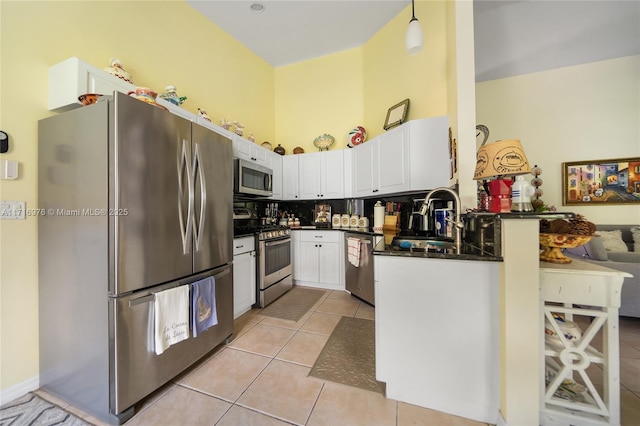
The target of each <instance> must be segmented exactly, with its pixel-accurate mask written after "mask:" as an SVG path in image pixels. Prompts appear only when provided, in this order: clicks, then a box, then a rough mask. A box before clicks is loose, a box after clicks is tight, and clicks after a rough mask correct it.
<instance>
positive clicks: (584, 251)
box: [564, 236, 609, 261]
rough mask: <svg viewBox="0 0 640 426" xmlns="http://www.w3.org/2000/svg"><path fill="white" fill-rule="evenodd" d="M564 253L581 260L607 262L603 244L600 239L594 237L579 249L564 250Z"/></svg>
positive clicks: (607, 257) (607, 258)
mask: <svg viewBox="0 0 640 426" xmlns="http://www.w3.org/2000/svg"><path fill="white" fill-rule="evenodd" d="M564 252H565V253H566V254H571V255H573V256H576V257H581V258H583V259H590V260H602V261H604V260H609V256H608V255H607V250H606V249H605V248H604V244H602V241H601V240H600V238H598V237H596V236H593V238H591V240H589V242H588V243H586V244H584V245H581V246H580V247H576V248H571V249H565V251H564Z"/></svg>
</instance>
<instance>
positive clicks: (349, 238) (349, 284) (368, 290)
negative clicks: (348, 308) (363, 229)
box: [344, 232, 375, 306]
mask: <svg viewBox="0 0 640 426" xmlns="http://www.w3.org/2000/svg"><path fill="white" fill-rule="evenodd" d="M374 242H375V238H374V236H373V235H365V234H358V233H355V232H345V234H344V253H345V259H344V265H345V266H344V270H345V285H346V289H347V291H349V292H351V294H352V295H354V296H356V297H357V298H359V299H362V300H364V301H365V302H367V303H369V304H370V305H372V306H373V305H375V297H374V290H373V247H374ZM356 247H357V248H356ZM350 250H351V251H350Z"/></svg>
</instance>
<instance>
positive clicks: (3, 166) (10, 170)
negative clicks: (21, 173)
mask: <svg viewBox="0 0 640 426" xmlns="http://www.w3.org/2000/svg"><path fill="white" fill-rule="evenodd" d="M17 177H18V162H17V161H11V160H0V179H8V180H13V179H16V178H17Z"/></svg>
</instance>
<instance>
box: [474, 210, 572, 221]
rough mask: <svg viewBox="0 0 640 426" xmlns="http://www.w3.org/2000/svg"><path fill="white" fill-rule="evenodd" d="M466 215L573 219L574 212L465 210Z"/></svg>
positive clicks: (497, 217)
mask: <svg viewBox="0 0 640 426" xmlns="http://www.w3.org/2000/svg"><path fill="white" fill-rule="evenodd" d="M465 214H466V215H467V216H494V217H495V218H496V219H547V220H553V219H573V218H575V217H576V214H575V213H573V212H507V213H491V212H473V211H470V212H467V213H465Z"/></svg>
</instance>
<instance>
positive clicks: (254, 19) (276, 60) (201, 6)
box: [186, 0, 640, 81]
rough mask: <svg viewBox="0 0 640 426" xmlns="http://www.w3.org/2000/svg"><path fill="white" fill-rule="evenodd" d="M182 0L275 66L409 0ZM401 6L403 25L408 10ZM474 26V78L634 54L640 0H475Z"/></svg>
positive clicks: (332, 44)
mask: <svg viewBox="0 0 640 426" xmlns="http://www.w3.org/2000/svg"><path fill="white" fill-rule="evenodd" d="M186 1H187V3H189V4H190V5H191V6H192V7H194V8H195V9H196V10H198V11H200V12H201V13H202V14H203V15H204V16H206V17H207V18H208V19H209V20H211V21H212V22H213V23H215V24H216V25H217V26H219V27H220V28H222V29H223V30H224V31H225V32H227V33H228V34H230V35H231V36H232V37H233V38H235V39H236V40H238V41H239V42H241V43H242V44H244V45H245V46H247V47H248V48H249V49H250V50H252V51H253V52H254V53H255V54H257V55H258V56H260V57H261V58H263V59H264V60H265V61H266V62H268V63H269V64H271V65H272V66H274V67H278V66H282V65H287V64H292V63H296V62H301V61H306V60H309V59H313V58H318V57H320V56H324V55H329V54H332V53H336V52H340V51H343V50H347V49H351V48H354V47H358V46H362V45H363V44H364V43H365V42H366V41H367V40H369V38H371V36H373V35H374V34H375V33H376V32H377V31H378V30H379V29H381V28H382V27H384V26H385V25H386V24H387V23H388V22H389V21H391V20H392V19H393V18H394V17H396V16H397V15H398V14H399V13H400V12H401V11H403V9H404V8H406V7H407V6H409V5H410V4H411V0H349V1H344V0H255V1H244V0H186ZM257 1H260V2H261V3H262V4H263V5H264V6H265V10H264V12H263V13H260V14H256V13H254V12H251V11H250V8H249V6H250V5H251V4H252V3H255V2H257ZM416 1H434V0H416ZM463 1H465V0H463ZM405 13H406V14H407V16H406V20H407V25H408V23H409V20H410V19H411V16H410V15H409V14H408V12H405ZM417 18H418V19H420V16H417ZM474 32H475V51H476V81H485V80H492V79H495V78H502V77H508V76H512V75H520V74H526V73H530V72H537V71H542V70H547V69H553V68H558V67H565V66H570V65H578V64H583V63H589V62H595V61H602V60H606V59H613V58H617V57H623V56H630V55H637V54H640V1H639V0H554V1H548V0H475V1H474ZM399 48H403V47H399Z"/></svg>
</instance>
